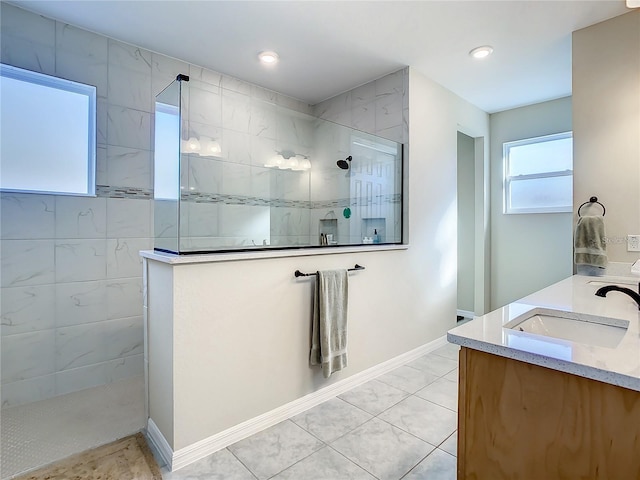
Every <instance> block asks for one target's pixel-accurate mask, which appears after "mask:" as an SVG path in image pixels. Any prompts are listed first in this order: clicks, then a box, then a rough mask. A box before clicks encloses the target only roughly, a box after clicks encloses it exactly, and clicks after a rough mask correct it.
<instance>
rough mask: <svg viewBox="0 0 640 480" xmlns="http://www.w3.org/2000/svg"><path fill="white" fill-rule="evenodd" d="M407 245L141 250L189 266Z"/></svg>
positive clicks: (146, 255)
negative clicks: (199, 251)
mask: <svg viewBox="0 0 640 480" xmlns="http://www.w3.org/2000/svg"><path fill="white" fill-rule="evenodd" d="M408 248H409V245H407V244H402V245H400V244H382V245H353V246H340V245H336V246H329V247H327V246H325V247H321V248H320V247H316V248H291V249H282V250H278V249H271V250H251V251H243V252H221V253H215V252H212V253H202V254H190V255H177V254H175V253H166V252H159V251H155V250H141V251H140V256H141V257H143V258H147V259H149V260H155V261H157V262H162V263H168V264H171V265H187V264H193V263H212V262H234V261H239V260H255V259H258V258H283V257H306V256H310V255H335V254H338V253H357V252H375V251H385V250H407V249H408Z"/></svg>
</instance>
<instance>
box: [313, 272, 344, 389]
mask: <svg viewBox="0 0 640 480" xmlns="http://www.w3.org/2000/svg"><path fill="white" fill-rule="evenodd" d="M348 283H349V275H348V273H347V270H327V271H323V272H318V273H317V275H316V289H315V294H314V299H313V323H312V326H311V355H310V363H311V365H322V374H323V375H324V378H329V376H330V375H331V374H332V373H333V372H337V371H338V370H342V369H343V368H345V367H346V366H347V293H348Z"/></svg>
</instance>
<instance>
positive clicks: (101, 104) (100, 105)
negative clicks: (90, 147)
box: [96, 97, 109, 183]
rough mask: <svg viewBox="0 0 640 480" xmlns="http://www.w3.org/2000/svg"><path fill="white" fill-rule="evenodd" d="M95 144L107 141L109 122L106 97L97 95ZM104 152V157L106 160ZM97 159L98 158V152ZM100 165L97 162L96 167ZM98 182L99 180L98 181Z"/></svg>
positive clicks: (103, 143)
mask: <svg viewBox="0 0 640 480" xmlns="http://www.w3.org/2000/svg"><path fill="white" fill-rule="evenodd" d="M96 103H97V105H96V108H97V110H96V144H97V146H98V148H99V147H100V146H103V145H106V143H107V125H108V124H109V107H108V105H107V99H106V98H102V97H98V101H97V102H96ZM106 158H107V157H106V152H105V156H104V159H105V160H106ZM97 159H98V160H99V159H100V155H99V152H98V155H97ZM99 167H100V165H99V164H98V168H99ZM98 183H99V182H98Z"/></svg>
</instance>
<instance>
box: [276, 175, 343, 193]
mask: <svg viewBox="0 0 640 480" xmlns="http://www.w3.org/2000/svg"><path fill="white" fill-rule="evenodd" d="M336 170H338V169H336ZM271 171H272V176H271V178H272V183H271V186H272V193H274V198H279V199H285V200H309V176H310V174H309V172H308V171H293V170H275V169H271ZM273 180H275V183H274V182H273Z"/></svg>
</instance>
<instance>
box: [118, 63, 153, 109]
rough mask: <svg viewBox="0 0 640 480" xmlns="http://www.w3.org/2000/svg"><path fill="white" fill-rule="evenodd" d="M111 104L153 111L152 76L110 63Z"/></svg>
mask: <svg viewBox="0 0 640 480" xmlns="http://www.w3.org/2000/svg"><path fill="white" fill-rule="evenodd" d="M107 92H108V98H109V104H111V105H119V106H121V107H128V108H133V109H136V110H142V111H145V112H152V111H153V104H152V101H151V100H152V98H151V76H150V75H149V73H148V72H138V71H136V70H133V69H129V68H124V67H121V66H119V65H115V64H109V75H108V91H107Z"/></svg>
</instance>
